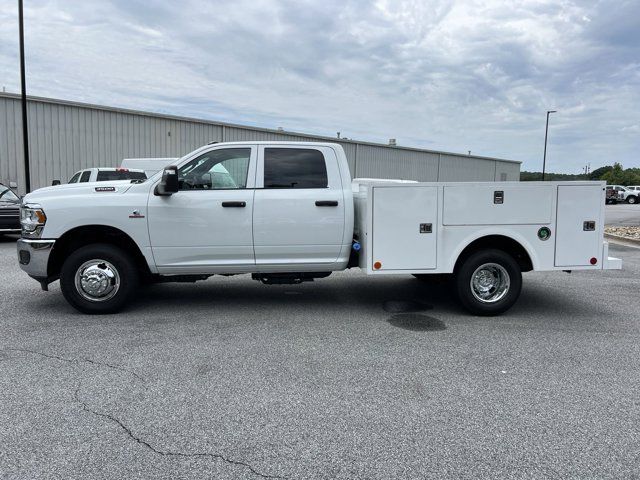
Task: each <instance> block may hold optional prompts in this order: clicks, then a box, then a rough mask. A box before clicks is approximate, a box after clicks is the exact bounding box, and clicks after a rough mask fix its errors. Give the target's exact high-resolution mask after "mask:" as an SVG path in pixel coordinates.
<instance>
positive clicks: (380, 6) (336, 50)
mask: <svg viewBox="0 0 640 480" xmlns="http://www.w3.org/2000/svg"><path fill="white" fill-rule="evenodd" d="M17 3H18V2H17V1H15V0H0V86H5V87H6V89H7V91H11V92H18V91H19V85H20V77H19V70H18V68H19V63H18V41H17V37H18V24H17V23H18V13H17ZM25 4H26V6H25V29H26V49H27V81H28V85H27V87H28V91H29V93H30V94H33V95H39V96H47V97H55V98H63V99H69V100H77V101H83V102H90V103H99V104H106V105H114V106H121V107H126V108H134V109H143V110H152V111H157V112H163V113H171V114H177V115H186V116H195V117H202V118H210V119H217V120H222V121H229V122H234V123H243V124H251V125H257V126H262V127H269V128H276V127H278V126H282V127H284V128H285V129H287V130H294V131H301V132H308V133H317V134H322V135H329V136H334V135H335V132H337V131H340V132H342V134H343V136H348V137H350V138H357V139H362V140H370V141H376V142H383V143H386V141H387V139H389V138H391V137H394V138H397V139H398V143H399V144H400V145H406V146H418V147H425V148H431V149H438V150H447V151H455V152H465V153H466V152H467V151H468V150H471V151H472V153H474V154H479V155H489V156H497V157H503V158H510V159H515V160H521V161H523V162H524V165H523V169H526V170H540V169H541V164H542V151H543V146H544V124H545V115H546V111H547V110H558V113H557V114H555V115H552V120H551V124H550V136H549V149H548V157H547V159H548V165H549V166H548V169H549V170H551V171H559V172H570V173H578V172H579V171H580V170H581V169H582V168H583V166H584V165H585V164H587V163H591V168H592V169H594V168H596V167H598V166H601V165H603V164H610V163H612V162H613V161H619V162H621V163H622V164H623V165H624V166H625V167H631V166H635V167H640V2H639V1H637V0H635V1H625V0H611V1H607V0H602V1H590V0H582V1H571V0H555V1H546V0H540V1H532V0H511V1H496V0H484V1H480V0H466V1H445V0H433V1H431V0H422V1H401V0H377V1H376V0H371V1H367V0H342V1H337V0H323V1H317V0H316V1H303V0H284V1H275V0H236V1H233V2H231V1H229V2H218V1H214V0H208V1H206V0H186V1H179V2H177V1H175V0H174V1H168V0H157V1H152V0H100V1H90V0H84V1H47V0H25Z"/></svg>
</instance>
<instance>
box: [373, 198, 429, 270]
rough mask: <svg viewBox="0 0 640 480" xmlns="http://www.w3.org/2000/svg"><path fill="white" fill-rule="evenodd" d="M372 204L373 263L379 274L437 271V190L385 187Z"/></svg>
mask: <svg viewBox="0 0 640 480" xmlns="http://www.w3.org/2000/svg"><path fill="white" fill-rule="evenodd" d="M372 200H373V262H374V263H375V262H380V264H381V267H380V270H385V269H387V270H422V269H432V268H436V263H437V257H436V247H437V236H436V232H435V230H434V228H435V227H436V226H437V224H438V188H437V187H426V186H421V187H415V188H406V187H403V186H385V187H380V188H376V189H375V191H374V194H373V199H372Z"/></svg>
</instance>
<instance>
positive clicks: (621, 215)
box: [604, 203, 640, 227]
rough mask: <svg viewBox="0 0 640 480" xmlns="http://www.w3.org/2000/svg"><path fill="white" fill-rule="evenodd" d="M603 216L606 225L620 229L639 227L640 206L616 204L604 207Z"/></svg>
mask: <svg viewBox="0 0 640 480" xmlns="http://www.w3.org/2000/svg"><path fill="white" fill-rule="evenodd" d="M604 214H605V222H606V224H607V225H613V226H621V227H637V226H640V204H637V203H636V204H634V205H629V204H628V203H618V204H616V205H606V206H605V207H604Z"/></svg>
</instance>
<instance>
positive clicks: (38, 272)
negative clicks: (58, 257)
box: [16, 238, 56, 283]
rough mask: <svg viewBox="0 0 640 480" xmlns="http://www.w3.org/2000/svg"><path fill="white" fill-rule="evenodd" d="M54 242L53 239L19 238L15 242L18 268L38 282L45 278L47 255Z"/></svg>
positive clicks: (47, 263)
mask: <svg viewBox="0 0 640 480" xmlns="http://www.w3.org/2000/svg"><path fill="white" fill-rule="evenodd" d="M54 243H56V241H55V240H40V239H34V240H29V239H27V238H21V239H19V240H18V242H17V244H16V246H17V250H18V262H19V263H20V268H21V269H22V270H24V271H25V272H27V274H28V275H29V276H30V277H33V278H35V279H36V280H38V281H39V282H40V283H42V282H43V281H46V280H47V277H48V275H47V267H48V265H49V255H51V250H52V248H53V244H54Z"/></svg>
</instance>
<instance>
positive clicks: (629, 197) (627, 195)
mask: <svg viewBox="0 0 640 480" xmlns="http://www.w3.org/2000/svg"><path fill="white" fill-rule="evenodd" d="M609 188H612V189H613V190H615V191H616V192H618V195H619V201H621V202H627V203H638V199H639V198H640V195H639V193H640V192H636V191H635V190H630V189H629V188H628V187H623V186H622V185H607V189H609Z"/></svg>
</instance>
